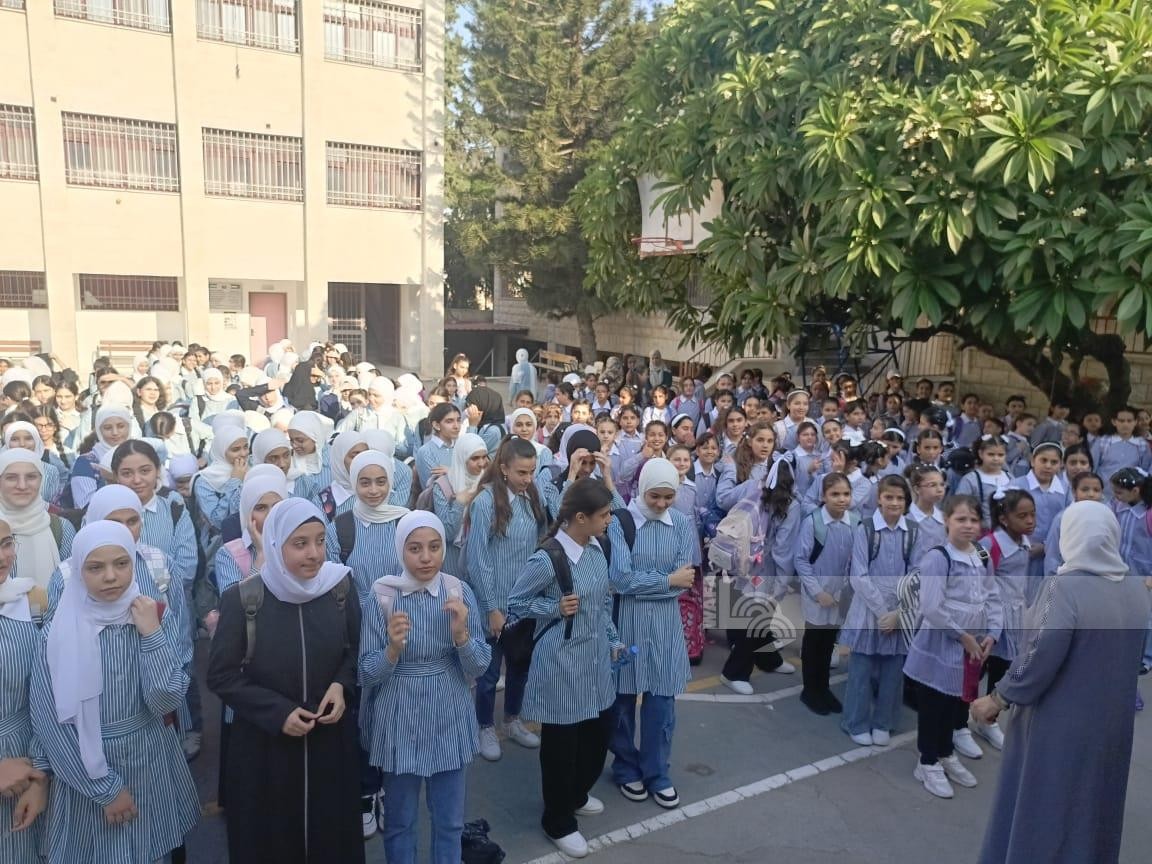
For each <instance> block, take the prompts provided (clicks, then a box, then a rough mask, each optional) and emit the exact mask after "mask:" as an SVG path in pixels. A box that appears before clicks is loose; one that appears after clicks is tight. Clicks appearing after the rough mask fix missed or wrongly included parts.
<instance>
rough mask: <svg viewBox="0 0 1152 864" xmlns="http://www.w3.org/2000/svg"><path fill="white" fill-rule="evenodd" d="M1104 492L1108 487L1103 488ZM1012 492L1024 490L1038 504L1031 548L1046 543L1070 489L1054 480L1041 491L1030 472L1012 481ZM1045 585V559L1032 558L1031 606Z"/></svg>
mask: <svg viewBox="0 0 1152 864" xmlns="http://www.w3.org/2000/svg"><path fill="white" fill-rule="evenodd" d="M1104 486H1105V488H1107V487H1108V484H1107V483H1105V484H1104ZM1009 488H1011V489H1023V490H1024V491H1026V492H1028V493H1029V494H1030V495H1031V496H1032V500H1033V501H1035V502H1036V530H1035V531H1033V532H1032V533H1031V534H1029V535H1028V540H1029V541H1030V542H1031V543H1032V544H1036V543H1043V542H1044V540H1045V538H1047V536H1048V532H1049V531H1050V530H1051V529H1052V523H1054V522H1059V521H1060V515H1061V514H1062V513H1063V512H1064V508H1065V507H1067V506H1068V488H1067V487H1066V486H1065V485H1064V481H1063V480H1061V479H1060V478H1059V477H1055V478H1054V479H1053V480H1052V482H1051V483H1050V484H1049V486H1048V488H1047V489H1042V488H1040V483H1039V482H1038V481H1037V480H1036V475H1035V473H1033V472H1032V471H1029V472H1028V474H1027V476H1025V477H1017V478H1016V479H1015V480H1013V481H1012V485H1011V486H1010V487H1009ZM1043 582H1044V556H1040V557H1038V558H1032V559H1031V560H1030V562H1029V564H1028V591H1027V600H1028V605H1029V606H1031V605H1032V604H1033V603H1035V602H1036V598H1037V596H1039V594H1040V585H1041V584H1042V583H1043Z"/></svg>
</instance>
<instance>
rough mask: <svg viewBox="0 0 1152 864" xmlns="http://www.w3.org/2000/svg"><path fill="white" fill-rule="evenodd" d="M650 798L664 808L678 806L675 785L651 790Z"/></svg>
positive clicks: (678, 796)
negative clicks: (654, 790)
mask: <svg viewBox="0 0 1152 864" xmlns="http://www.w3.org/2000/svg"><path fill="white" fill-rule="evenodd" d="M652 800H653V801H655V802H656V803H657V804H659V805H660V806H661V807H663V808H664V809H665V810H672V809H674V808H676V807H679V806H680V795H679V794H678V793H677V792H676V787H675V786H669V787H668V788H667V789H661V790H660V791H659V792H653V793H652Z"/></svg>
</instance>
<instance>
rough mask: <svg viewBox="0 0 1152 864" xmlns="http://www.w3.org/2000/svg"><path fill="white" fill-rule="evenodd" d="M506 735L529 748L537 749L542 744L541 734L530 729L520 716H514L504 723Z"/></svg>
mask: <svg viewBox="0 0 1152 864" xmlns="http://www.w3.org/2000/svg"><path fill="white" fill-rule="evenodd" d="M504 735H505V737H507V738H509V739H511V740H512V741H515V742H516V743H517V744H519V745H520V746H521V747H527V748H528V749H529V750H535V749H536V748H537V747H539V746H540V736H539V735H537V734H536V733H535V732H531V731H529V729H528V728H527V727H526V726H525V725H524V721H523V720H521V719H520V718H519V717H513V718H512V719H511V720H509V721H508V722H506V723H505V724H504Z"/></svg>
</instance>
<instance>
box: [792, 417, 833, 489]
mask: <svg viewBox="0 0 1152 864" xmlns="http://www.w3.org/2000/svg"><path fill="white" fill-rule="evenodd" d="M794 437H795V439H796V446H795V447H794V448H793V449H792V451H791V453H792V464H793V465H795V466H796V495H797V496H798V497H800V498H803V497H804V496H805V494H806V493H807V491H808V487H809V486H811V485H812V481H813V479H814V478H815V477H816V476H817V475H818V474H827V473H828V472H829V471H831V470H832V464H831V458H830V457H829V455H828V454H827V453H825V452H824V451H822V450H821V449H820V444H819V441H820V431H819V430H818V429H817V428H816V424H815V423H813V422H812V421H811V420H804V421H803V422H801V423H800V424H799V425H797V427H796V430H795V435H794Z"/></svg>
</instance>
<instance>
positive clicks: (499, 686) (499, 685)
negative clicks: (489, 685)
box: [496, 675, 504, 693]
mask: <svg viewBox="0 0 1152 864" xmlns="http://www.w3.org/2000/svg"><path fill="white" fill-rule="evenodd" d="M503 691H504V676H503V675H501V676H500V680H498V681H497V682H496V692H497V693H502V692H503Z"/></svg>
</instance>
